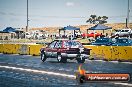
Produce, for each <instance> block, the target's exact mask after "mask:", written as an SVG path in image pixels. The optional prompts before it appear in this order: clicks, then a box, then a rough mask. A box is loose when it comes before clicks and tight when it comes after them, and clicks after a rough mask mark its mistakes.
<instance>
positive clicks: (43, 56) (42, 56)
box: [41, 52, 47, 62]
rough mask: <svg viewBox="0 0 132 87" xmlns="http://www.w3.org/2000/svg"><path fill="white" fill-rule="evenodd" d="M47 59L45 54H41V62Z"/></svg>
mask: <svg viewBox="0 0 132 87" xmlns="http://www.w3.org/2000/svg"><path fill="white" fill-rule="evenodd" d="M46 59H47V57H46V55H45V53H44V52H43V53H41V60H42V61H43V62H44V61H45V60H46Z"/></svg>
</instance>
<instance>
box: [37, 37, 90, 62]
mask: <svg viewBox="0 0 132 87" xmlns="http://www.w3.org/2000/svg"><path fill="white" fill-rule="evenodd" d="M90 50H91V49H86V48H84V47H83V45H82V44H81V43H80V42H78V41H73V40H55V41H53V42H51V43H50V44H49V45H48V46H47V47H46V48H41V49H40V51H41V60H42V61H43V62H44V61H45V60H46V59H47V58H57V60H58V62H62V63H66V62H67V59H71V60H72V59H76V60H77V62H78V63H84V62H85V59H86V58H88V57H89V55H90Z"/></svg>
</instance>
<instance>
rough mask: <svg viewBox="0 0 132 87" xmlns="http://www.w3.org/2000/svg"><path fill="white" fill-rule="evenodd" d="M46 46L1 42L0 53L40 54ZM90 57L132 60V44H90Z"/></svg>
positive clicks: (109, 59) (88, 46)
mask: <svg viewBox="0 0 132 87" xmlns="http://www.w3.org/2000/svg"><path fill="white" fill-rule="evenodd" d="M42 47H45V46H43V45H39V44H0V53H8V54H21V55H33V56H39V55H40V48H42ZM84 47H86V48H91V49H92V50H91V53H90V55H91V56H90V58H94V59H102V60H108V61H111V60H117V61H132V46H90V45H84Z"/></svg>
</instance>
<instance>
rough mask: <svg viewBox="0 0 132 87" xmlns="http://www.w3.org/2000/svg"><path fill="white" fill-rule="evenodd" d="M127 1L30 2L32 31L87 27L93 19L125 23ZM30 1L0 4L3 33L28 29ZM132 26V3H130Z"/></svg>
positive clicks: (9, 0)
mask: <svg viewBox="0 0 132 87" xmlns="http://www.w3.org/2000/svg"><path fill="white" fill-rule="evenodd" d="M127 1H128V0H28V2H29V4H28V5H29V11H28V12H29V27H30V28H31V27H64V26H67V25H73V26H76V25H86V24H88V23H86V20H87V19H88V18H89V17H90V15H92V14H95V15H97V16H107V17H108V20H107V21H108V23H125V19H126V16H127ZM26 6H27V0H0V30H3V29H5V28H6V27H14V28H25V27H26V24H27V22H26V20H27V16H26V14H27V7H26ZM129 21H130V22H132V0H130V20H129Z"/></svg>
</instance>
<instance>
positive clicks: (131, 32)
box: [112, 29, 132, 37]
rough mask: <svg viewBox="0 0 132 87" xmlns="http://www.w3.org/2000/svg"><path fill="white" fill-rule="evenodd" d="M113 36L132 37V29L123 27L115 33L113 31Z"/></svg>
mask: <svg viewBox="0 0 132 87" xmlns="http://www.w3.org/2000/svg"><path fill="white" fill-rule="evenodd" d="M112 36H119V37H124V36H126V37H129V36H130V37H131V36H132V29H121V30H117V31H116V32H115V33H112Z"/></svg>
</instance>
